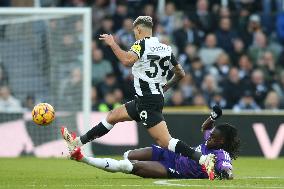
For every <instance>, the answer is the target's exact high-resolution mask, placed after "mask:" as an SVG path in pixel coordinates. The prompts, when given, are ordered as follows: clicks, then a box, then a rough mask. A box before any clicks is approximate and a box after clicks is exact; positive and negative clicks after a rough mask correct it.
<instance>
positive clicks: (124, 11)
mask: <svg viewBox="0 0 284 189" xmlns="http://www.w3.org/2000/svg"><path fill="white" fill-rule="evenodd" d="M128 16H129V15H128V7H127V4H126V3H125V2H123V1H122V2H118V3H117V5H116V10H115V13H114V15H113V16H112V20H113V30H114V31H115V32H117V31H118V30H120V29H121V26H122V25H123V21H124V20H125V19H126V18H127V17H128ZM131 24H132V23H131Z"/></svg>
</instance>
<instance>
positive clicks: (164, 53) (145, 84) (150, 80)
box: [130, 37, 178, 96]
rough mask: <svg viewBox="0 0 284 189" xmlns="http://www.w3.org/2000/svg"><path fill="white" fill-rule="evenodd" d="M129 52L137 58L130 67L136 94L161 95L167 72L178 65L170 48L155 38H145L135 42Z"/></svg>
mask: <svg viewBox="0 0 284 189" xmlns="http://www.w3.org/2000/svg"><path fill="white" fill-rule="evenodd" d="M130 50H131V51H133V52H134V53H136V54H137V56H138V57H139V60H138V61H137V62H135V63H134V65H133V67H132V74H133V76H134V87H135V91H136V94H137V95H138V96H145V95H163V89H162V87H163V86H164V85H165V84H166V82H167V75H168V72H169V70H171V69H172V68H173V67H174V66H176V65H177V64H178V63H177V61H176V59H175V57H174V55H173V54H172V48H171V47H170V46H168V45H165V44H162V43H160V42H159V40H158V38H156V37H147V38H144V39H142V40H138V41H136V42H135V43H134V45H132V47H131V49H130Z"/></svg>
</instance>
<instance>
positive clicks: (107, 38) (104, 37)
mask: <svg viewBox="0 0 284 189" xmlns="http://www.w3.org/2000/svg"><path fill="white" fill-rule="evenodd" d="M99 40H101V41H104V42H105V43H106V44H107V45H109V46H112V45H113V44H114V43H115V42H114V39H113V36H112V35H111V34H102V35H100V37H99Z"/></svg>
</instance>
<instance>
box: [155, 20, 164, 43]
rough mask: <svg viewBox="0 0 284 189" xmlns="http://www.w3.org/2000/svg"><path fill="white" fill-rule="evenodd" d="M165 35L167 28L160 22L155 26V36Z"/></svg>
mask: <svg viewBox="0 0 284 189" xmlns="http://www.w3.org/2000/svg"><path fill="white" fill-rule="evenodd" d="M164 35H167V34H166V31H165V28H164V27H163V26H162V25H161V24H159V23H158V24H157V25H156V26H155V28H154V35H153V36H156V37H157V38H159V39H160V37H161V36H164Z"/></svg>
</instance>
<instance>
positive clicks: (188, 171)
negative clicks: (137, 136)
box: [152, 133, 232, 179]
mask: <svg viewBox="0 0 284 189" xmlns="http://www.w3.org/2000/svg"><path fill="white" fill-rule="evenodd" d="M206 135H207V133H205V140H206V141H205V142H204V143H202V144H200V145H199V146H197V147H196V148H195V151H198V152H201V153H202V154H203V155H207V154H210V153H211V154H214V155H215V156H216V166H215V172H217V173H221V172H223V171H227V170H232V163H231V157H230V155H229V153H228V152H226V151H224V150H222V149H218V150H210V149H208V148H207V146H206V143H207V139H208V137H206ZM152 149H153V154H152V161H159V162H160V163H161V164H162V165H163V166H164V167H165V168H166V169H167V171H168V174H169V177H171V178H199V179H202V178H208V175H207V173H206V170H205V168H203V167H202V166H201V165H199V163H198V162H196V161H194V160H191V159H188V158H187V157H184V156H181V155H178V154H175V153H174V152H171V151H169V150H167V149H163V148H161V147H159V146H155V145H152Z"/></svg>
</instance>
